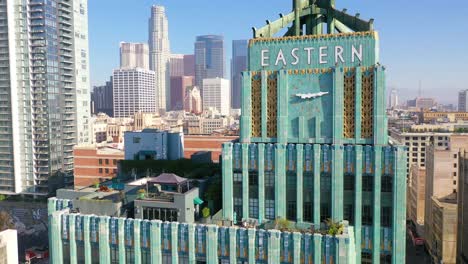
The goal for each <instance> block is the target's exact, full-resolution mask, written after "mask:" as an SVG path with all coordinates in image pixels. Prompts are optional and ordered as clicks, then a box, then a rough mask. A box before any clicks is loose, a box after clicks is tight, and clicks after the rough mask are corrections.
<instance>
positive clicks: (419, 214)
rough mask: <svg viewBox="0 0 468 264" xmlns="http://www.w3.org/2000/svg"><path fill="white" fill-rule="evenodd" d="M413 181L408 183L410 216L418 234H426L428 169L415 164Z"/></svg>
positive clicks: (411, 170)
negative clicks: (425, 212) (425, 214)
mask: <svg viewBox="0 0 468 264" xmlns="http://www.w3.org/2000/svg"><path fill="white" fill-rule="evenodd" d="M410 173H411V174H412V177H410V178H411V182H410V183H409V184H408V202H407V206H408V209H407V210H408V211H407V215H408V218H409V219H410V220H411V221H412V222H413V224H414V226H415V228H416V231H417V232H418V235H420V236H424V210H425V207H424V205H425V191H426V186H425V185H426V170H425V169H421V168H419V167H418V166H417V165H413V166H412V167H411V169H410Z"/></svg>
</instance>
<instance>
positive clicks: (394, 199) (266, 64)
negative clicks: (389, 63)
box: [222, 1, 407, 263]
mask: <svg viewBox="0 0 468 264" xmlns="http://www.w3.org/2000/svg"><path fill="white" fill-rule="evenodd" d="M308 2H309V1H295V3H296V8H297V9H299V10H301V9H302V8H303V7H305V6H308ZM333 3H334V1H318V2H316V4H315V5H318V6H319V7H320V6H322V5H325V8H330V5H331V6H334V4H333ZM327 5H329V6H327ZM328 10H330V9H328ZM332 10H333V9H332ZM334 14H335V15H336V17H335V16H333V15H325V16H324V17H322V16H323V15H311V16H310V17H309V16H307V15H304V17H302V18H300V16H299V14H296V20H295V21H294V13H293V14H291V17H289V15H283V16H282V18H280V19H279V20H278V21H273V22H270V23H269V24H268V25H267V26H265V27H263V28H261V29H257V30H254V39H252V40H250V43H249V60H248V61H249V65H248V69H249V70H248V71H246V72H244V73H243V82H242V83H243V87H242V89H243V90H242V110H241V112H242V116H241V123H240V125H241V130H240V140H239V143H234V144H232V143H228V144H225V145H224V147H223V161H222V164H223V216H224V219H226V220H232V221H234V222H235V221H242V220H243V219H257V220H258V221H259V222H260V223H263V222H268V221H273V220H274V219H277V218H285V219H288V220H290V221H294V222H297V223H301V224H302V223H306V224H313V225H314V226H315V227H319V226H321V225H322V224H323V222H324V221H325V220H326V219H328V218H331V219H333V220H335V221H341V220H347V221H349V224H350V226H352V227H353V228H354V230H355V232H354V234H355V237H354V238H355V244H356V262H357V263H403V262H405V244H406V243H405V237H406V236H405V233H406V230H405V220H406V173H407V161H406V159H407V157H406V147H405V146H401V145H396V144H393V143H389V139H388V136H387V118H386V114H385V110H386V102H385V101H386V92H385V68H384V67H383V66H382V65H381V62H380V61H379V37H378V33H377V32H376V31H374V29H373V26H372V22H366V21H362V22H360V23H359V26H357V25H358V24H356V23H354V22H352V21H355V20H354V19H355V18H353V17H350V16H349V15H347V14H345V13H342V12H340V11H337V10H335V11H334ZM316 16H319V17H320V19H321V20H320V21H328V26H327V30H328V31H327V33H328V34H329V35H322V32H323V29H324V28H323V27H322V25H321V24H319V25H316V24H314V22H313V21H316V19H317V17H316ZM288 19H290V20H288ZM348 19H349V20H348ZM340 20H341V21H340ZM289 21H291V22H293V25H292V27H290V28H289V30H288V31H287V33H286V34H287V36H286V37H282V38H274V36H273V34H274V33H276V32H280V31H281V29H282V28H281V25H287V24H288V23H287V22H289ZM303 23H306V26H305V31H303V28H304V26H303ZM350 28H351V29H353V30H351V29H350ZM353 31H356V32H353ZM304 33H305V34H306V35H303V34H304ZM338 33H340V34H338ZM295 254H299V250H298V251H296V253H295ZM314 263H315V262H314Z"/></svg>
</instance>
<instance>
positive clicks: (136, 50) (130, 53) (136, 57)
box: [120, 42, 149, 70]
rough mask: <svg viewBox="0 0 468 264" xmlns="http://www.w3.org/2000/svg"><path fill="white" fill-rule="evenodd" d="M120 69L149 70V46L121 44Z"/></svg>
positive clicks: (143, 44) (144, 44)
mask: <svg viewBox="0 0 468 264" xmlns="http://www.w3.org/2000/svg"><path fill="white" fill-rule="evenodd" d="M120 68H125V69H133V68H142V69H146V70H149V49H148V44H146V43H128V42H120Z"/></svg>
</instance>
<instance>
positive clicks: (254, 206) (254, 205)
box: [249, 199, 258, 218]
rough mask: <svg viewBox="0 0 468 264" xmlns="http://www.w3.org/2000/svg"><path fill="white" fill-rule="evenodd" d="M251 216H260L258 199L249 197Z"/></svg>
mask: <svg viewBox="0 0 468 264" xmlns="http://www.w3.org/2000/svg"><path fill="white" fill-rule="evenodd" d="M249 217H250V218H258V199H249Z"/></svg>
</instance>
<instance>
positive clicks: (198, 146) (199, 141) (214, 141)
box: [184, 135, 238, 162]
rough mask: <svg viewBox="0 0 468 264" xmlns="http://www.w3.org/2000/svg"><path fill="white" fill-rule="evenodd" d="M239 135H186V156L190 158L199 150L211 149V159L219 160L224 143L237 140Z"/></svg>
mask: <svg viewBox="0 0 468 264" xmlns="http://www.w3.org/2000/svg"><path fill="white" fill-rule="evenodd" d="M237 139H238V137H237V136H192V135H185V136H184V158H187V159H190V156H191V155H192V154H194V153H195V152H199V151H210V152H211V159H212V160H213V161H214V162H218V161H219V156H220V155H221V147H222V145H223V143H225V142H230V141H234V140H237Z"/></svg>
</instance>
